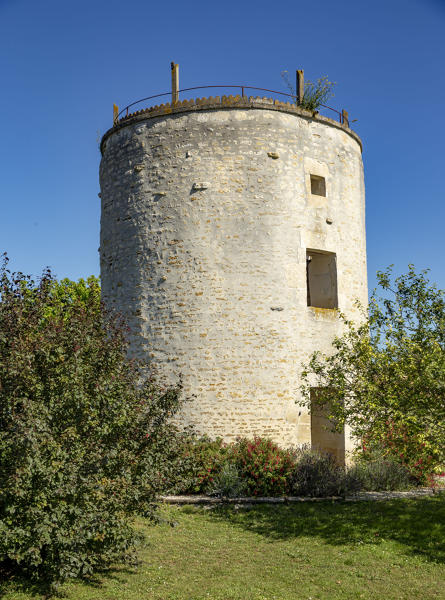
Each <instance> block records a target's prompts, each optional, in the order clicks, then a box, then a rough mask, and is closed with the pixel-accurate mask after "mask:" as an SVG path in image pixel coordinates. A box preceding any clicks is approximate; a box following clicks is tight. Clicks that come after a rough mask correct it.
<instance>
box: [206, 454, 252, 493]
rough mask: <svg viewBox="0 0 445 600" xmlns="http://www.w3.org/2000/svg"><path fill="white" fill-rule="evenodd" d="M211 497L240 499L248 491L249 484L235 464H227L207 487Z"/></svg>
mask: <svg viewBox="0 0 445 600" xmlns="http://www.w3.org/2000/svg"><path fill="white" fill-rule="evenodd" d="M206 491H207V494H209V496H218V497H220V498H239V497H240V496H243V495H244V494H245V493H246V491H247V484H246V482H245V481H244V480H243V478H242V477H241V475H240V473H239V471H238V469H237V467H236V465H235V464H233V463H230V462H226V463H224V464H223V466H222V468H221V470H220V471H219V473H217V474H216V475H215V477H214V478H213V481H212V483H210V484H209V485H208V487H207V490H206Z"/></svg>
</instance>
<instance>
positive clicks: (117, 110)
mask: <svg viewBox="0 0 445 600" xmlns="http://www.w3.org/2000/svg"><path fill="white" fill-rule="evenodd" d="M118 114H119V107H118V106H117V104H113V125H116V123H117V117H118Z"/></svg>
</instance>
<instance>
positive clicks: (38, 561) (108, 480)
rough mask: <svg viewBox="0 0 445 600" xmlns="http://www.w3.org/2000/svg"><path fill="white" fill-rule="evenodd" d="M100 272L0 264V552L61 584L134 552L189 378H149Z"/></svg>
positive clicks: (1, 560) (160, 476)
mask: <svg viewBox="0 0 445 600" xmlns="http://www.w3.org/2000/svg"><path fill="white" fill-rule="evenodd" d="M99 292H100V288H99V283H98V280H97V279H96V278H89V279H88V280H87V281H82V280H81V281H79V282H77V283H74V282H70V281H69V280H63V281H62V282H57V281H56V280H55V279H54V278H53V276H52V275H51V273H50V272H49V270H47V271H45V272H44V273H43V275H42V277H41V279H40V281H39V282H38V283H35V282H34V281H33V280H32V279H30V278H29V277H28V276H25V275H23V274H22V273H18V274H14V273H12V274H11V273H10V271H9V270H8V269H7V258H6V257H4V263H3V266H2V267H1V268H0V563H3V564H5V563H7V564H9V566H10V567H12V568H17V567H19V568H20V569H21V570H24V571H25V572H27V573H28V574H30V575H32V576H34V577H37V578H39V579H41V580H42V581H45V582H47V583H48V584H49V585H53V586H54V585H56V584H57V582H60V581H63V580H64V579H66V578H69V577H79V576H85V575H88V574H89V573H91V572H92V570H93V569H95V568H98V567H104V566H106V565H109V564H110V563H111V562H115V561H117V560H132V559H133V558H134V549H135V546H136V544H137V539H138V538H137V535H136V534H135V532H134V530H133V527H132V520H133V514H134V512H135V511H139V512H144V513H145V514H149V515H150V514H152V511H153V501H154V499H155V496H156V494H157V492H158V491H159V490H160V489H161V487H162V485H163V479H164V478H165V471H166V469H164V467H165V466H166V465H165V456H167V454H168V451H170V450H171V447H172V444H174V430H173V429H172V427H171V425H170V424H169V417H170V416H171V415H172V414H173V413H174V412H175V411H176V410H177V408H178V406H179V403H180V401H179V388H174V389H173V388H168V389H163V388H160V387H159V386H157V385H155V383H154V382H153V381H151V380H148V381H145V382H142V381H141V378H140V377H139V371H138V365H137V363H135V362H132V361H129V360H128V359H127V348H128V344H127V341H126V332H127V331H126V328H125V327H124V325H123V322H122V321H121V320H119V319H118V318H116V317H112V316H111V315H110V314H108V313H107V312H106V311H105V310H104V308H103V307H102V305H101V303H100V295H99Z"/></svg>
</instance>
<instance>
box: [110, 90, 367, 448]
mask: <svg viewBox="0 0 445 600" xmlns="http://www.w3.org/2000/svg"><path fill="white" fill-rule="evenodd" d="M102 150H103V158H102V163H101V171H100V179H101V199H102V220H101V248H100V253H101V277H102V286H103V297H104V299H105V301H106V302H107V303H109V304H110V305H112V306H114V307H115V308H117V309H118V310H120V311H122V312H123V313H124V314H125V315H126V316H127V318H128V321H129V325H130V327H131V330H132V344H133V347H132V350H133V352H134V354H136V355H137V356H139V357H141V358H143V359H144V360H145V361H147V363H150V365H151V367H152V368H154V369H156V371H157V372H158V373H159V374H160V375H161V376H163V377H165V378H166V379H167V380H168V381H170V382H175V381H177V379H178V377H179V375H180V374H181V375H182V380H183V384H184V392H185V394H187V395H188V396H193V399H192V400H191V401H190V402H188V403H187V405H186V407H185V408H184V410H183V413H182V414H181V419H182V420H183V421H184V422H185V423H193V424H194V425H195V426H196V428H197V430H198V431H200V432H205V433H208V434H210V435H211V436H217V435H219V436H223V437H224V438H226V439H234V438H235V437H237V436H239V435H247V436H252V435H254V434H261V435H268V436H270V437H272V438H273V439H275V440H276V441H277V442H279V443H280V444H282V445H289V444H295V443H302V442H309V441H310V418H309V415H308V414H307V409H303V408H301V407H299V406H298V398H299V385H300V381H299V372H300V370H301V364H302V362H305V361H307V360H308V357H309V356H310V354H311V353H312V352H313V351H314V350H316V349H318V350H322V351H328V350H329V348H330V343H331V340H332V338H333V336H334V335H335V334H337V333H339V331H340V330H339V327H340V325H339V321H338V318H337V312H336V311H335V310H326V309H325V310H324V309H314V308H310V307H308V306H307V295H306V249H312V250H324V251H328V252H335V253H336V255H337V274H338V302H339V309H340V310H341V311H343V312H345V313H347V314H348V315H352V316H353V315H354V308H353V301H354V299H355V298H358V299H359V300H361V302H362V303H364V304H366V301H367V283H366V250H365V224H364V184H363V168H362V160H361V148H360V144H359V141H358V138H357V137H356V136H355V135H354V134H352V132H350V130H347V129H346V128H343V127H342V126H340V125H339V124H335V123H333V122H330V121H329V120H328V119H321V118H318V119H317V118H311V116H307V113H302V112H301V111H299V112H298V110H294V111H293V112H292V111H290V110H271V109H268V108H267V106H266V105H265V106H264V107H262V106H261V103H260V102H256V103H251V105H250V106H239V107H230V106H227V107H222V106H221V107H220V108H219V109H218V108H217V109H212V110H208V109H206V108H205V105H204V106H194V110H184V111H182V112H177V113H174V112H173V113H172V114H165V115H160V116H155V117H153V116H152V115H147V116H144V115H141V116H140V117H138V118H134V119H130V120H129V121H128V122H127V124H125V123H124V124H123V126H121V127H120V128H116V130H113V131H111V133H110V132H109V133H108V134H106V136H105V138H104V142H103V144H102ZM310 174H314V175H319V176H323V177H325V178H326V190H327V196H326V197H325V198H324V197H320V196H313V195H311V186H310ZM327 220H328V221H331V223H328V222H327Z"/></svg>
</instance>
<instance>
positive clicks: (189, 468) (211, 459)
mask: <svg viewBox="0 0 445 600" xmlns="http://www.w3.org/2000/svg"><path fill="white" fill-rule="evenodd" d="M228 457H229V446H228V445H227V444H225V443H224V442H223V440H222V439H221V438H216V439H215V440H211V439H210V438H209V437H206V436H202V437H197V436H194V435H192V434H190V433H185V434H183V436H182V442H181V444H180V447H179V449H178V452H177V454H176V457H175V458H174V461H173V462H172V467H173V472H174V474H173V476H172V481H171V482H170V483H171V485H170V488H169V489H168V492H170V493H177V494H178V493H179V494H200V493H205V492H206V490H207V489H208V487H209V486H211V485H212V483H213V481H214V478H215V477H216V475H217V474H218V473H219V472H220V471H221V469H222V468H223V466H224V464H225V463H226V462H227V460H228Z"/></svg>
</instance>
